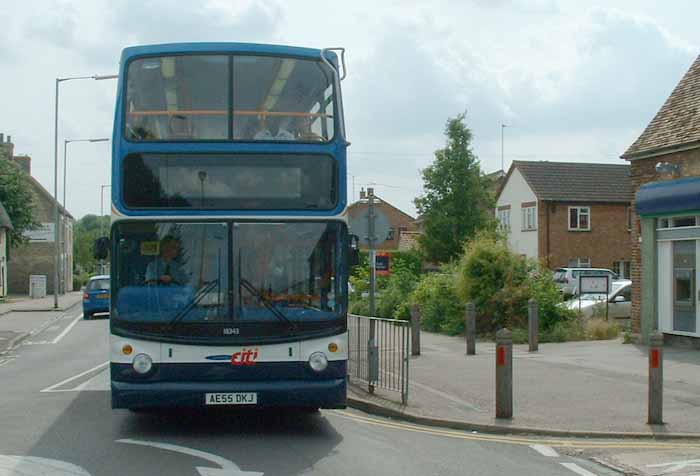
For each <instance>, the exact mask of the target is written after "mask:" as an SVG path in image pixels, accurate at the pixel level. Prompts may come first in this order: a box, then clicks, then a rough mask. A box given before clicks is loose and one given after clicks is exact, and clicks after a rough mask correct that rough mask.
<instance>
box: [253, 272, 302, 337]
mask: <svg viewBox="0 0 700 476" xmlns="http://www.w3.org/2000/svg"><path fill="white" fill-rule="evenodd" d="M240 281H241V286H243V287H244V288H245V289H246V291H248V292H249V293H250V294H252V295H253V296H255V297H256V298H258V300H259V301H260V302H261V303H262V304H263V306H265V307H266V308H267V309H268V310H269V311H270V312H272V314H274V315H275V317H276V318H277V319H279V320H280V321H282V322H285V323H287V324H289V326H290V327H292V328H296V325H295V324H294V323H293V322H292V321H290V320H289V319H287V316H285V315H284V314H283V313H282V311H280V310H279V309H277V308H276V307H275V305H274V304H272V303H271V302H270V300H269V299H268V298H266V297H265V295H264V294H263V293H261V292H260V291H258V290H257V289H255V286H253V285H252V284H251V282H250V281H248V280H247V279H245V278H241V280H240Z"/></svg>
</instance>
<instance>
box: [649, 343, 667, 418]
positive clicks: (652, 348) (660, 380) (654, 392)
mask: <svg viewBox="0 0 700 476" xmlns="http://www.w3.org/2000/svg"><path fill="white" fill-rule="evenodd" d="M663 402H664V336H663V334H661V333H660V332H656V333H654V334H652V335H651V336H649V412H648V419H647V423H649V424H650V425H663V423H664V419H663Z"/></svg>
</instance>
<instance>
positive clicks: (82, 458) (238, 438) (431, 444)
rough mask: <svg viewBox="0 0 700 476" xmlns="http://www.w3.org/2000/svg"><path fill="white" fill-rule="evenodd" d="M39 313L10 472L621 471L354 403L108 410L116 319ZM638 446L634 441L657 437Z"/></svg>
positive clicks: (549, 447)
mask: <svg viewBox="0 0 700 476" xmlns="http://www.w3.org/2000/svg"><path fill="white" fill-rule="evenodd" d="M57 316H60V318H59V319H58V320H56V317H57ZM3 319H4V318H3ZM32 319H34V320H35V321H37V322H38V321H40V320H42V319H44V320H46V322H49V321H51V322H52V324H51V325H49V326H47V327H44V328H43V330H40V331H39V332H37V333H35V334H34V335H33V336H32V337H31V339H28V340H26V341H24V342H23V343H22V344H21V345H20V346H18V347H17V348H15V349H14V350H13V351H12V355H11V356H6V357H7V359H6V360H4V361H0V389H2V390H1V391H0V475H3V476H6V475H28V474H49V473H50V474H65V475H69V474H70V475H72V476H86V475H87V476H89V475H91V474H92V475H107V476H109V475H115V476H117V475H118V476H123V475H125V474H128V475H130V476H140V475H144V476H146V475H148V476H151V475H153V474H167V475H169V476H180V475H182V476H197V475H201V476H214V475H218V476H261V475H263V474H264V475H265V476H274V475H282V476H287V475H289V476H292V475H322V476H330V475H333V476H336V475H343V476H345V475H347V476H351V475H362V474H367V475H373V474H377V475H397V476H398V475H401V476H423V475H427V474H430V475H436V474H439V475H441V476H458V475H459V476H462V475H465V474H466V475H480V476H503V475H511V474H518V475H532V476H576V475H577V474H578V475H589V476H590V475H594V476H606V475H612V474H620V473H619V472H614V471H611V470H609V469H608V467H607V466H605V465H601V464H598V463H596V462H595V461H594V460H592V459H590V458H588V457H587V456H585V455H583V453H581V452H580V450H581V448H583V447H584V446H586V445H588V447H590V442H586V441H574V440H560V441H544V440H540V439H537V438H534V439H530V438H524V437H519V438H509V437H504V436H499V437H494V436H492V435H483V434H474V433H472V432H464V431H452V430H450V431H445V430H441V429H435V428H430V427H427V426H420V425H407V424H403V423H399V422H396V421H391V420H388V419H385V418H379V417H373V416H371V415H367V414H365V413H363V412H359V411H356V410H333V411H321V412H316V413H302V414H300V413H299V412H296V411H293V410H292V411H284V410H276V411H271V410H266V411H244V410H246V409H240V410H239V409H236V408H230V407H229V408H222V409H216V411H210V412H204V411H183V410H178V411H170V412H155V413H131V412H129V411H126V410H111V409H110V393H109V370H108V368H107V361H108V359H109V321H108V320H106V319H99V320H89V321H85V320H83V319H80V309H79V308H73V309H71V310H69V311H66V312H64V313H50V312H43V313H36V316H32ZM0 320H1V319H0ZM0 360H2V359H0ZM619 444H620V442H605V443H602V442H597V443H596V446H595V448H596V451H607V450H609V449H610V448H607V450H606V449H605V448H606V446H605V445H619ZM635 445H636V446H634V448H633V449H629V448H628V449H625V452H630V451H649V450H650V448H651V447H649V445H647V444H646V443H641V442H637V443H635ZM614 447H615V446H613V447H612V448H614ZM653 448H656V450H663V449H664V448H661V447H658V444H655V446H653ZM673 449H674V450H679V449H684V451H691V452H692V451H700V445H698V444H696V445H695V446H694V447H693V446H691V447H688V446H679V445H675V446H674V447H673ZM652 461H653V462H652V463H650V464H663V462H664V461H665V460H664V459H658V458H657V459H653V460H652Z"/></svg>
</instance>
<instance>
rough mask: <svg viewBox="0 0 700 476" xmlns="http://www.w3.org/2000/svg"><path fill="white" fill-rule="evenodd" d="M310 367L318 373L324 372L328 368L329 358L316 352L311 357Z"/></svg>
mask: <svg viewBox="0 0 700 476" xmlns="http://www.w3.org/2000/svg"><path fill="white" fill-rule="evenodd" d="M309 367H311V368H312V369H313V370H314V371H316V372H323V371H324V370H326V367H328V358H327V357H326V354H324V353H323V352H314V353H313V354H311V356H309Z"/></svg>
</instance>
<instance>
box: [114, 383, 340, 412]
mask: <svg viewBox="0 0 700 476" xmlns="http://www.w3.org/2000/svg"><path fill="white" fill-rule="evenodd" d="M212 393H217V394H226V393H248V394H249V393H255V394H256V398H257V403H256V404H255V405H235V404H234V405H230V406H233V407H251V406H252V407H308V408H345V407H346V404H347V384H346V379H344V378H342V379H330V380H314V381H310V380H276V381H268V382H265V381H239V382H138V383H134V382H121V381H114V380H113V381H112V408H130V409H139V408H163V407H204V406H207V404H206V401H205V398H206V394H212ZM215 406H222V405H215Z"/></svg>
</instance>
